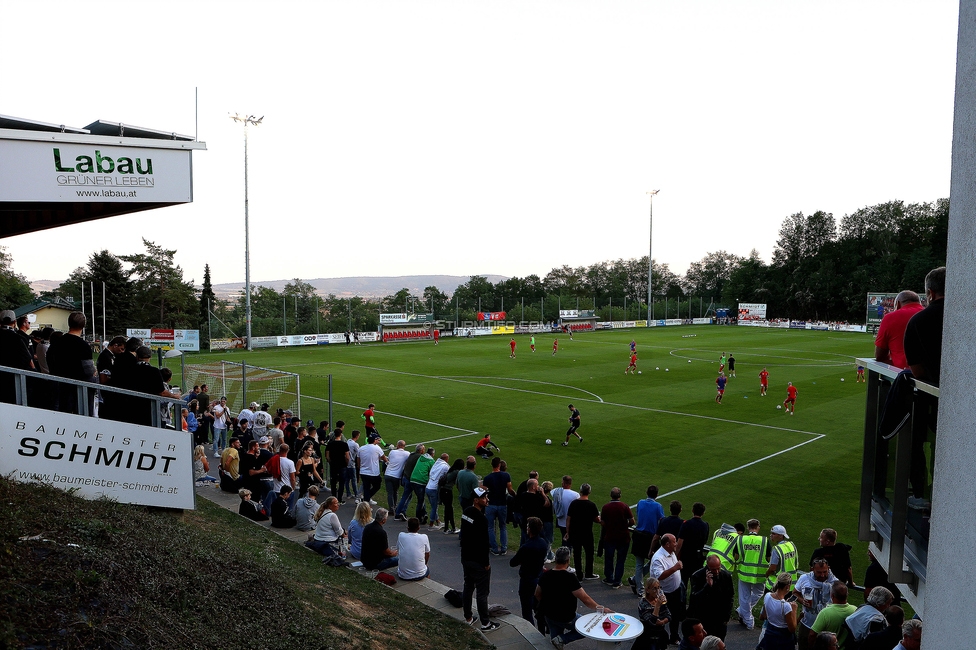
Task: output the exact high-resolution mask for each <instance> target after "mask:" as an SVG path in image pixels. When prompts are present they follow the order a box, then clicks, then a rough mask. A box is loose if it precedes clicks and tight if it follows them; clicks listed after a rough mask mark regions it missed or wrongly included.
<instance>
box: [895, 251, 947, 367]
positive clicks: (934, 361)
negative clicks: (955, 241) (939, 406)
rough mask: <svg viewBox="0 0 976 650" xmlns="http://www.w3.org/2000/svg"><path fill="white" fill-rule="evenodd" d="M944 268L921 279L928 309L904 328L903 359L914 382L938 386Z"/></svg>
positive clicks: (922, 311) (934, 270) (941, 267)
mask: <svg viewBox="0 0 976 650" xmlns="http://www.w3.org/2000/svg"><path fill="white" fill-rule="evenodd" d="M945 276H946V268H945V267H944V266H940V267H939V268H937V269H932V270H931V271H929V273H928V275H926V276H925V297H926V299H927V300H928V307H926V308H925V309H923V310H921V311H920V312H918V313H916V314H915V315H913V316H912V317H911V319H910V320H909V321H908V325H907V326H906V327H905V341H904V343H905V360H906V361H907V362H908V367H909V368H911V370H912V374H913V375H914V376H915V378H916V379H921V380H922V381H924V382H926V383H928V384H932V385H934V386H938V385H939V372H940V369H941V363H942V320H943V313H944V311H945Z"/></svg>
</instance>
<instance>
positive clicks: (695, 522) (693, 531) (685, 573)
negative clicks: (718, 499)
mask: <svg viewBox="0 0 976 650" xmlns="http://www.w3.org/2000/svg"><path fill="white" fill-rule="evenodd" d="M691 514H692V515H693V516H692V518H691V519H689V520H688V521H686V522H685V523H683V524H681V529H680V530H679V531H678V537H677V539H678V545H677V546H676V547H675V549H674V554H675V555H677V556H678V559H679V560H681V581H682V582H685V583H687V582H688V580H690V579H691V575H692V574H693V573H694V572H695V571H697V570H698V569H700V568H702V565H703V564H704V563H705V550H704V549H705V544H707V543H708V524H707V523H706V522H705V521H703V520H702V515H703V514H705V504H704V503H701V502H696V503H695V504H694V505H693V506H691Z"/></svg>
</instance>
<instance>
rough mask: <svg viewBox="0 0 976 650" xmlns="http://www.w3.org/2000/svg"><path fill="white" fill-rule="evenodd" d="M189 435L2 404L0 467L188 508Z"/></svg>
mask: <svg viewBox="0 0 976 650" xmlns="http://www.w3.org/2000/svg"><path fill="white" fill-rule="evenodd" d="M192 444H193V440H192V434H190V433H187V432H185V431H173V430H172V429H157V428H154V427H143V426H138V425H132V424H123V423H120V422H113V421H110V420H99V419H97V418H89V417H83V416H80V415H72V414H70V413H58V412H57V411H47V410H44V409H36V408H31V407H28V406H15V405H13V404H0V473H2V474H6V475H10V476H13V478H14V479H15V480H17V481H24V482H38V483H49V484H51V485H54V486H55V487H59V488H62V489H65V490H67V489H73V490H77V492H78V494H80V495H81V496H83V497H85V498H86V499H97V498H99V497H108V498H110V499H114V500H116V501H119V502H120V503H137V504H140V505H146V506H159V507H162V508H183V509H188V510H192V509H193V508H194V492H193V457H192V450H193V447H192Z"/></svg>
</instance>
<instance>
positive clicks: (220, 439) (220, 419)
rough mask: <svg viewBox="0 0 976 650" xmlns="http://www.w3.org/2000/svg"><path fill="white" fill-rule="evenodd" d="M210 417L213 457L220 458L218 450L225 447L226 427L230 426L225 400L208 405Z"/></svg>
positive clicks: (223, 398) (224, 398)
mask: <svg viewBox="0 0 976 650" xmlns="http://www.w3.org/2000/svg"><path fill="white" fill-rule="evenodd" d="M210 415H211V417H213V423H212V425H211V426H212V427H213V448H214V456H215V457H217V458H219V457H220V450H221V449H223V448H225V447H226V446H227V425H228V424H230V414H229V413H228V412H227V398H226V397H221V398H220V400H219V401H217V402H216V403H214V404H211V405H210Z"/></svg>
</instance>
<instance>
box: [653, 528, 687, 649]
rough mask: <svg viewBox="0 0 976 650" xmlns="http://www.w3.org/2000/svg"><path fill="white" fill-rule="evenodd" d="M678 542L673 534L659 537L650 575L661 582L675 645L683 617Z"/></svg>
mask: <svg viewBox="0 0 976 650" xmlns="http://www.w3.org/2000/svg"><path fill="white" fill-rule="evenodd" d="M677 545H678V542H677V540H676V539H675V538H674V535H672V534H671V533H668V534H667V535H665V536H664V537H662V538H661V548H659V549H658V550H657V552H656V553H654V555H653V556H652V557H651V576H652V577H654V578H657V580H658V582H660V583H661V591H663V592H664V595H665V596H666V597H667V599H668V609H670V610H671V620H670V622H669V623H668V626H669V627H670V628H671V641H672V642H673V643H674V644H675V645H677V644H678V643H679V641H680V639H678V625H679V623H680V622H681V620H682V619H684V617H685V597H684V587H685V585H684V583H682V582H681V560H679V559H678V556H677V555H675V554H674V549H675V548H676V547H677Z"/></svg>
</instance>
